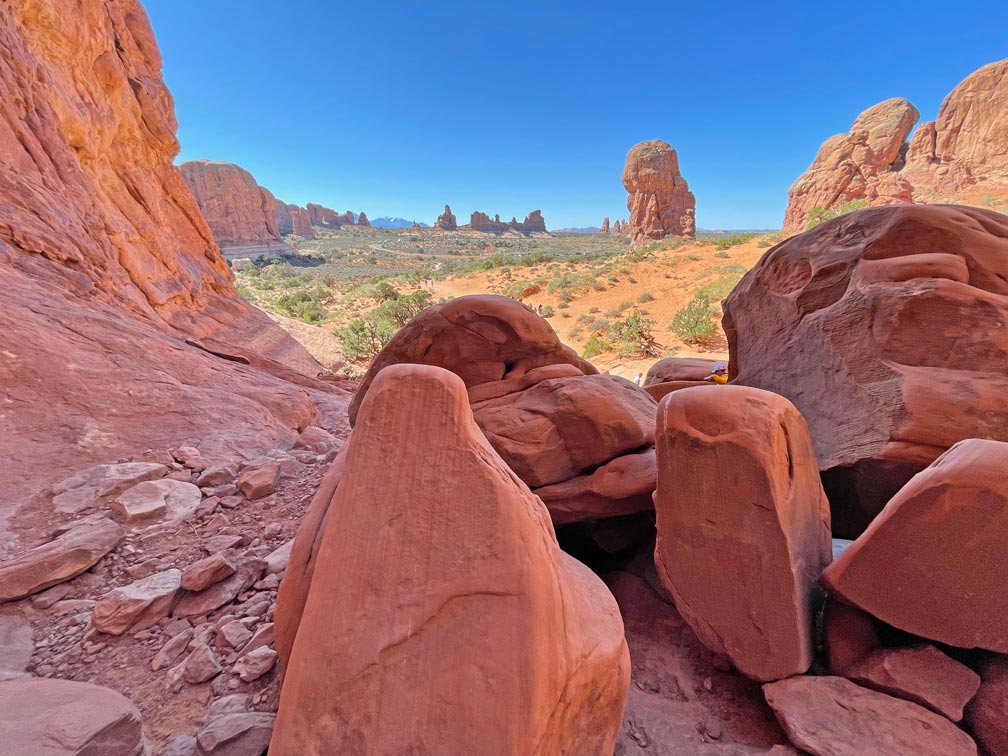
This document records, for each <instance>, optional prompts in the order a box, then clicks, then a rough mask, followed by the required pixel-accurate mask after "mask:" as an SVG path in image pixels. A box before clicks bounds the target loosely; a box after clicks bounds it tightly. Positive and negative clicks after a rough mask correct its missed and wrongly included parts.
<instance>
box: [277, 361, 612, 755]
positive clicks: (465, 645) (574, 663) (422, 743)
mask: <svg viewBox="0 0 1008 756" xmlns="http://www.w3.org/2000/svg"><path fill="white" fill-rule="evenodd" d="M418 475H419V476H420V477H417V476H418ZM313 509H314V505H313ZM327 509H329V510H331V511H332V512H333V513H334V514H335V516H333V517H329V518H321V519H319V518H313V517H312V516H309V518H308V519H307V520H306V522H305V525H304V526H302V529H301V531H300V532H299V533H298V536H297V543H296V544H295V547H294V553H292V561H291V565H290V567H289V569H293V570H294V571H293V572H289V573H288V577H285V579H284V582H283V585H282V588H281V598H280V602H279V604H278V607H277V612H276V622H277V641H278V649H279V650H280V652H281V654H282V656H283V658H284V661H285V664H286V671H285V677H284V683H283V689H282V692H281V699H280V708H279V712H278V716H277V724H276V729H275V731H274V735H273V740H272V742H271V744H270V753H276V754H277V755H278V756H286V755H293V754H298V756H300V755H302V754H305V755H306V756H307V755H310V754H319V755H320V756H321V754H330V753H345V754H362V755H363V754H375V753H383V754H386V753H387V754H392V753H432V752H443V753H466V752H468V751H470V750H471V749H472V748H473V746H474V744H476V743H478V744H480V745H479V749H480V750H481V751H484V752H486V753H516V754H517V753H521V754H531V755H536V754H539V755H541V756H551V755H552V754H558V753H576V754H584V755H585V756H592V755H597V756H602V755H603V754H605V755H606V756H608V754H611V753H612V752H613V744H614V741H615V738H616V734H617V731H618V729H619V725H620V721H621V718H622V714H623V706H624V703H625V701H626V695H627V690H628V686H629V681H630V659H629V653H628V651H627V647H626V640H625V638H624V635H623V623H622V620H621V619H620V615H619V610H618V607H617V606H616V602H615V600H614V599H613V597H612V595H611V594H609V592H608V590H607V589H606V588H605V586H604V585H603V584H602V582H601V581H600V580H599V578H597V577H596V576H595V575H594V574H592V573H591V572H590V571H589V570H588V568H587V567H585V566H584V565H581V564H580V563H578V562H577V561H575V560H574V559H573V558H571V557H569V556H567V555H566V554H564V553H563V552H561V551H560V549H559V547H558V546H557V543H556V540H555V538H554V535H553V529H552V526H551V524H550V521H549V516H548V514H547V512H546V509H545V507H544V506H543V505H542V503H541V502H540V501H539V500H538V499H537V498H536V497H535V496H534V495H533V494H532V493H531V492H530V491H529V490H528V488H527V487H526V486H525V485H524V484H523V483H521V481H520V480H518V478H517V477H516V476H515V475H514V473H512V472H511V470H510V469H509V468H508V466H507V465H506V464H505V463H504V461H503V460H502V459H501V458H500V457H498V456H497V454H496V453H495V452H494V450H493V449H492V448H491V447H490V445H489V444H488V443H487V441H486V439H485V438H484V436H483V434H482V433H481V432H480V430H479V428H478V426H477V425H476V423H475V421H474V420H473V416H472V412H471V411H470V409H469V402H468V396H467V393H466V389H465V385H464V384H463V383H462V381H461V380H460V379H459V378H458V377H457V376H455V375H452V374H451V373H449V372H448V371H446V370H442V369H440V368H435V367H430V366H423V365H396V366H392V367H389V368H386V369H385V370H384V371H382V373H381V374H380V375H379V376H378V377H377V378H376V379H375V381H374V383H373V384H372V386H371V390H370V391H369V392H368V395H367V397H366V399H365V401H364V402H363V404H362V405H361V409H360V414H359V416H358V423H357V426H356V428H355V429H354V432H353V434H352V436H351V438H350V441H349V442H348V445H347V450H346V459H345V471H344V472H343V474H342V478H341V480H340V481H339V482H338V485H336V486H335V487H334V488H333V490H332V498H331V503H330V505H329V507H327ZM315 528H317V529H315ZM305 543H308V544H316V545H317V549H312V557H311V565H310V578H309V581H310V588H306V587H305V585H304V577H303V573H302V574H301V576H299V573H298V571H297V570H298V568H297V564H299V563H300V562H299V561H298V560H299V559H300V555H302V554H303V553H304V552H305V551H306V549H305V547H304V544H305ZM292 578H293V579H292ZM289 580H291V582H289ZM302 607H303V609H302ZM291 640H292V642H291ZM288 644H289V645H288ZM330 723H336V724H337V725H338V726H335V727H334V726H332V724H330Z"/></svg>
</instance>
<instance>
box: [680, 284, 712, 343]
mask: <svg viewBox="0 0 1008 756" xmlns="http://www.w3.org/2000/svg"><path fill="white" fill-rule="evenodd" d="M671 330H672V333H674V334H675V335H676V336H678V337H679V338H680V339H682V340H683V341H685V342H686V343H687V344H702V343H704V342H706V341H709V340H710V339H712V338H714V336H715V335H717V325H715V323H714V310H713V309H711V305H710V299H709V298H708V297H707V296H706V295H705V294H704V293H703V292H697V293H696V296H694V297H693V299H691V300H690V301H689V302H688V303H687V304H686V306H685V307H683V308H681V309H679V310H677V311H676V314H675V315H674V316H673V318H672V325H671Z"/></svg>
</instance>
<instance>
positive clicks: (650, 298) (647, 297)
mask: <svg viewBox="0 0 1008 756" xmlns="http://www.w3.org/2000/svg"><path fill="white" fill-rule="evenodd" d="M637 302H638V303H640V304H645V303H646V302H654V294H652V293H651V292H648V291H645V292H644V293H643V294H641V295H640V296H639V297H637Z"/></svg>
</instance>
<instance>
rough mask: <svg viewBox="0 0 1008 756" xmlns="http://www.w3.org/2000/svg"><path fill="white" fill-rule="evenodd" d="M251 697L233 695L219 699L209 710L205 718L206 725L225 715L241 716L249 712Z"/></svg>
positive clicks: (240, 694)
mask: <svg viewBox="0 0 1008 756" xmlns="http://www.w3.org/2000/svg"><path fill="white" fill-rule="evenodd" d="M248 705H249V697H248V695H247V694H245V693H232V694H231V695H227V696H223V697H221V698H218V699H217V700H216V701H214V702H213V703H212V704H210V708H209V709H207V713H206V716H205V717H204V718H203V722H204V724H205V723H206V722H209V721H210V720H211V719H216V718H217V717H220V716H223V715H224V714H241V713H243V712H246V711H248Z"/></svg>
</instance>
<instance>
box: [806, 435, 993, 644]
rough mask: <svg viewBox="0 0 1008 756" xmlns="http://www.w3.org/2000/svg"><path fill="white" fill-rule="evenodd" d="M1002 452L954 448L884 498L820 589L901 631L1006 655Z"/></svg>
mask: <svg viewBox="0 0 1008 756" xmlns="http://www.w3.org/2000/svg"><path fill="white" fill-rule="evenodd" d="M1006 469H1008V443H1005V442H1001V441H987V440H980V439H968V440H966V441H960V442H959V443H958V444H956V445H955V446H953V447H952V448H951V449H949V450H948V451H947V452H945V454H943V455H942V456H941V457H939V458H938V459H937V461H935V462H934V463H933V464H932V465H931V466H930V467H928V468H927V469H926V470H924V471H923V472H921V473H919V474H918V475H916V476H915V477H914V478H913V480H911V481H910V482H909V483H907V485H906V486H904V487H903V489H902V490H901V491H900V492H899V493H898V494H896V496H895V497H893V499H892V501H890V502H889V503H888V504H887V505H886V508H885V509H884V510H882V514H880V515H879V516H878V517H877V518H876V519H875V521H874V522H872V524H871V525H870V526H869V527H868V529H867V530H866V531H865V532H864V534H862V535H861V537H860V538H858V539H857V540H856V541H854V543H853V544H852V545H851V546H850V547H848V548H847V549H846V550H845V551H844V552H843V554H841V555H840V556H839V557H838V558H837V560H836V561H835V562H834V563H833V564H832V565H830V567H829V569H827V570H826V571H825V572H824V573H823V575H822V577H821V579H820V582H821V583H822V585H823V587H824V588H826V590H827V591H829V592H830V593H831V594H834V595H836V596H838V597H839V598H840V599H842V600H843V601H846V602H847V603H849V604H853V605H854V606H857V607H860V608H861V609H864V610H865V611H866V612H868V613H870V614H871V615H873V616H875V617H878V618H879V619H881V620H882V621H884V622H887V623H889V624H890V625H893V626H895V627H898V628H900V629H902V630H906V631H907V632H910V633H913V634H914V635H919V636H921V637H924V638H929V639H931V640H936V641H940V642H942V643H947V644H949V645H952V646H960V647H962V648H974V647H978V648H985V649H989V650H991V651H997V652H1000V653H1008V602H1006V601H1005V600H1004V586H1005V585H1008V560H1005V559H1004V538H1003V534H1004V533H1005V532H1006V531H1008V478H1006V477H1005V470H1006Z"/></svg>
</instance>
